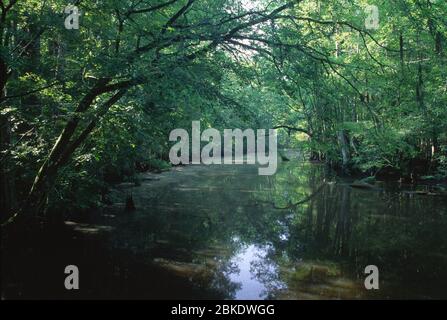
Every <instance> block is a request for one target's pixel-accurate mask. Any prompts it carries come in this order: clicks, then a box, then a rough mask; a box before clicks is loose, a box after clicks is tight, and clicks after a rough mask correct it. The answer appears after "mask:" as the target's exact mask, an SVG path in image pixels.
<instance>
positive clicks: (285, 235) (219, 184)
mask: <svg viewBox="0 0 447 320" xmlns="http://www.w3.org/2000/svg"><path fill="white" fill-rule="evenodd" d="M152 179H156V181H153V180H152ZM148 180H149V181H148ZM428 188H430V190H431V189H432V188H433V187H426V186H418V187H414V186H405V185H398V184H397V183H394V184H391V183H388V184H384V183H380V182H379V183H377V188H376V189H372V190H362V189H355V188H352V187H351V186H350V185H349V181H343V180H340V179H336V178H334V177H331V176H329V175H327V174H326V173H325V170H324V167H323V166H321V165H315V164H309V163H302V162H297V161H292V162H287V163H283V164H281V166H280V168H279V170H278V173H277V174H276V175H275V176H271V177H268V176H259V175H258V174H257V168H256V167H253V166H246V165H237V166H236V165H233V166H209V167H207V166H189V167H181V168H176V169H174V170H173V171H171V172H167V173H163V174H161V175H146V176H143V177H142V181H141V186H139V187H124V186H123V187H122V188H121V189H120V190H119V191H117V193H116V195H115V196H116V197H117V198H120V197H121V199H122V198H123V196H124V195H125V194H129V193H132V194H133V197H134V199H135V202H136V206H137V208H138V210H137V212H135V213H132V214H130V215H124V216H123V215H122V214H121V215H120V214H117V217H115V218H114V219H111V220H113V221H114V224H115V227H116V231H115V232H113V233H112V234H113V236H112V239H111V243H110V246H111V247H112V248H113V250H125V251H130V252H133V254H135V255H137V256H141V255H142V256H144V257H145V259H146V260H147V261H148V263H149V264H151V266H152V267H153V269H151V272H152V273H153V277H155V278H156V277H158V275H160V276H161V275H163V276H164V277H170V280H169V285H168V286H166V285H165V284H164V283H160V282H159V281H156V282H155V283H156V285H151V277H149V278H148V279H147V282H148V287H147V288H146V289H145V290H147V291H146V293H149V292H151V293H152V294H151V296H154V297H156V296H157V293H159V294H160V295H161V296H163V297H170V296H171V294H172V296H173V297H184V298H226V299H266V298H273V299H328V298H336V299H338V298H341V299H345V298H359V299H360V298H439V297H447V291H446V289H447V274H446V270H447V237H446V234H447V210H446V208H447V201H446V197H445V195H444V196H439V195H438V196H435V195H419V194H416V193H414V191H417V190H428ZM441 189H442V188H441V187H439V190H441ZM436 190H438V189H435V190H431V191H435V192H436ZM118 206H119V205H118ZM370 264H373V265H377V266H378V267H379V270H380V285H381V287H380V290H378V291H374V292H370V291H367V290H365V289H364V285H363V282H364V278H365V275H364V273H363V272H364V268H365V267H366V266H367V265H370ZM140 272H144V271H140ZM153 284H154V283H153ZM176 286H178V288H177V287H176ZM128 290H129V291H130V292H131V291H132V288H128ZM143 291H144V290H143Z"/></svg>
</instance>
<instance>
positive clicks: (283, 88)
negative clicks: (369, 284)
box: [0, 0, 447, 299]
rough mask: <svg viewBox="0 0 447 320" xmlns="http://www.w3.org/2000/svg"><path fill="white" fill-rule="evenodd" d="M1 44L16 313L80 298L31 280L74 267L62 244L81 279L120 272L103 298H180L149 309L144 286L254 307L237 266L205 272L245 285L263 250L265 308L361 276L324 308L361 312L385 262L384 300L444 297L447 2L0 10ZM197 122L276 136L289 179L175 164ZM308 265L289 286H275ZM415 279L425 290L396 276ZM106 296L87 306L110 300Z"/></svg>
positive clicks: (90, 1) (6, 223)
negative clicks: (35, 271) (38, 303)
mask: <svg viewBox="0 0 447 320" xmlns="http://www.w3.org/2000/svg"><path fill="white" fill-rule="evenodd" d="M0 41H1V42H0V43H1V46H0V110H1V111H0V130H1V132H0V222H1V226H2V243H3V244H2V255H4V256H7V257H9V259H8V262H5V259H2V260H3V262H2V270H3V271H2V279H3V281H2V282H5V286H2V297H16V298H17V297H44V298H46V297H55V296H56V297H61V296H63V297H68V298H70V295H69V293H66V292H62V293H61V292H60V291H59V290H60V288H59V287H58V286H57V285H56V284H54V286H52V285H53V283H52V282H51V281H53V280H51V281H50V283H51V285H49V288H53V287H54V290H53V289H48V290H49V291H48V292H46V293H42V292H40V291H38V289H37V288H40V285H41V283H40V281H43V280H36V279H34V280H31V279H28V278H27V279H23V278H21V276H20V275H19V273H20V272H19V270H22V269H21V268H25V267H24V266H23V267H17V265H20V264H23V265H25V264H27V263H28V264H29V260H27V259H38V257H39V256H44V257H46V256H48V257H53V258H51V259H48V260H47V261H46V262H45V264H44V263H43V262H42V263H40V262H39V263H38V265H39V266H40V267H41V268H42V270H43V269H45V268H47V267H48V265H47V263H48V264H49V263H50V262H51V263H53V267H48V268H49V269H48V268H47V269H48V270H54V269H55V268H56V266H58V265H59V264H61V265H62V264H63V265H64V266H65V265H68V264H69V263H65V262H66V260H67V259H68V258H67V257H65V254H62V256H61V258H60V259H61V260H60V261H59V260H58V261H55V260H56V258H54V255H55V254H54V253H55V252H60V251H61V252H62V248H59V247H57V245H54V243H57V242H58V241H60V246H61V247H62V246H63V244H67V246H70V248H76V249H74V251H75V252H77V253H73V255H74V256H75V257H77V259H79V261H82V262H79V265H81V266H83V268H84V269H86V268H87V269H88V268H90V269H89V270H97V269H99V268H100V266H101V268H102V267H104V266H107V267H104V268H106V269H107V268H108V269H107V270H109V271H110V272H106V274H107V275H105V276H104V279H102V278H101V280H98V281H103V283H107V284H108V283H110V282H111V279H112V278H113V279H115V278H114V277H118V278H119V279H120V281H121V280H122V281H123V283H130V284H129V285H126V284H121V286H124V287H126V286H128V287H129V288H128V290H127V291H126V290H124V291H120V290H119V289H118V287H113V290H112V289H111V290H109V291H108V293H107V294H110V295H111V296H113V297H116V296H120V295H121V294H122V295H125V296H126V297H127V296H135V297H141V296H144V297H150V298H153V297H160V296H161V297H172V294H174V293H172V292H170V291H169V290H168V289H166V288H167V285H161V284H160V286H162V287H163V288H164V289H160V290H159V291H157V292H150V293H147V292H145V293H144V294H143V293H142V292H143V291H144V290H142V288H140V287H139V285H140V284H139V283H138V281H137V279H133V280H132V276H129V275H123V274H122V273H120V272H121V271H122V270H128V269H129V268H130V269H132V270H133V271H132V272H133V274H135V275H136V274H138V275H139V276H140V278H139V279H146V277H149V275H148V273H150V272H153V270H154V269H155V270H162V271H160V272H161V273H158V274H163V276H160V277H161V279H165V278H166V279H168V280H166V281H167V283H171V285H172V282H174V280H172V279H174V278H175V279H177V278H178V279H180V280H178V281H177V282H175V285H174V287H176V288H181V289H178V292H177V293H175V294H178V295H179V296H180V297H183V296H182V294H185V295H187V296H188V297H189V296H193V297H207V298H209V297H212V298H215V297H217V298H222V297H223V298H241V297H242V298H244V297H245V298H246V297H247V296H240V295H239V294H241V292H244V290H242V289H240V288H239V289H237V288H238V287H237V286H234V281H233V282H232V278H231V277H230V278H228V277H227V278H225V279H224V276H223V275H224V274H227V273H228V272H227V271H228V270H227V271H226V272H227V273H226V272H223V271H222V272H221V271H219V270H221V269H219V268H223V266H222V265H219V266H215V265H213V267H209V265H208V264H206V263H208V262H203V263H202V264H200V263H199V264H197V263H195V262H194V261H197V259H199V260H200V259H203V261H205V260H206V261H208V260H207V259H208V258H209V255H210V254H211V253H210V252H209V251H210V250H211V251H213V250H214V251H213V252H215V251H218V252H219V253H218V254H217V253H216V254H215V255H218V256H219V257H226V258H222V259H223V260H225V259H226V263H224V265H226V267H228V265H229V264H231V261H232V260H231V259H232V258H231V256H233V257H234V256H237V254H238V252H239V253H240V252H241V250H242V249H241V248H246V246H248V249H247V250H248V251H246V252H249V251H250V250H251V249H253V250H254V251H253V252H255V251H256V252H257V251H259V250H260V248H263V249H262V252H264V253H265V259H264V263H265V265H264V266H263V265H262V264H261V265H259V264H258V265H256V267H257V268H258V270H257V272H256V274H257V276H258V277H259V278H260V280H259V283H262V286H263V288H264V291H267V292H268V294H267V295H266V296H265V297H268V298H280V299H281V298H303V297H304V298H309V297H310V298H315V296H314V295H312V294H314V291H312V290H314V289H315V288H314V287H315V286H316V285H317V284H318V285H321V283H322V282H325V283H326V284H327V283H328V282H330V284H331V288H333V287H334V286H335V284H334V283H339V282H340V281H341V280H340V279H341V278H342V277H346V275H347V274H349V275H352V277H351V278H352V279H353V280H352V284H350V286H349V290H348V289H346V287H343V288H342V289H343V290H345V289H346V290H345V291H343V290H342V291H343V292H342V293H340V292H341V291H340V290H341V289H337V290H338V291H337V292H338V294H339V295H338V296H337V295H335V293H334V290H336V289H332V291H331V290H329V289H328V290H329V291H327V292H326V293H325V294H326V295H327V296H326V297H333V296H334V295H335V296H336V297H339V298H340V297H342V298H352V297H354V298H358V297H360V296H361V297H363V293H361V294H360V296H359V293H358V292H362V290H361V289H358V288H357V287H356V286H355V283H357V282H358V281H359V279H360V278H361V277H360V274H361V273H362V272H363V269H364V267H365V266H366V265H367V263H370V264H377V263H379V262H380V263H382V264H383V269H384V270H385V271H383V272H387V273H386V274H385V278H386V277H387V276H388V277H389V278H388V279H389V283H392V285H390V286H389V287H388V288H386V290H388V291H386V294H384V296H386V297H399V298H402V297H411V298H414V297H417V298H418V297H446V296H445V292H444V290H442V289H443V288H444V287H440V286H441V284H440V283H441V281H440V279H442V280H446V278H445V274H443V273H442V272H440V271H439V270H441V269H440V268H442V267H443V266H447V258H446V257H447V243H446V242H445V240H444V238H443V237H442V236H441V235H442V234H443V233H444V234H445V231H447V217H446V215H445V212H446V210H445V208H446V206H447V203H446V202H445V201H446V197H447V68H446V64H447V2H446V1H444V0H393V1H386V0H324V1H323V0H253V1H249V0H72V1H66V0H0ZM193 121H200V122H201V126H202V128H203V130H204V129H206V128H216V129H217V130H220V131H222V132H223V130H224V129H225V128H240V129H242V130H245V129H251V128H252V129H255V130H256V129H266V130H268V129H274V130H276V132H277V137H278V149H279V155H280V156H279V157H280V158H281V164H280V168H279V169H278V172H277V174H276V175H275V176H273V177H264V178H263V177H258V176H257V173H256V172H257V170H254V169H253V170H251V169H250V166H247V167H246V166H230V167H228V168H227V167H225V166H222V167H219V168H215V167H213V166H209V167H208V166H204V165H198V166H195V165H187V166H182V165H181V166H178V165H173V164H171V162H170V160H169V151H170V149H171V147H172V145H173V142H172V141H170V139H169V136H170V132H171V131H172V130H174V129H177V128H184V129H185V130H187V131H188V132H190V131H191V123H192V122H193ZM291 150H298V151H297V152H296V153H297V155H296V154H295V153H294V152H292V151H291ZM235 188H236V189H237V190H234V189H235ZM334 188H335V189H334ZM216 190H221V191H216ZM180 191H181V192H180ZM182 192H184V193H185V194H183V193H182ZM217 197H219V198H218V199H217ZM211 199H213V200H211ZM213 201H214V202H213ZM129 211H131V212H130V213H129ZM256 212H257V213H256ZM254 214H258V216H256V217H255V216H252V215H254ZM171 215H172V216H171ZM379 215H382V216H381V217H378V216H379ZM110 216H113V217H115V218H113V219H112V218H110ZM126 219H130V220H129V221H128V220H126ZM138 219H141V221H139V222H138V221H136V220H138ZM398 220H399V221H398ZM237 221H241V224H244V226H242V225H238V224H237V223H236V222H237ZM421 221H422V222H421ZM110 225H111V226H110ZM248 225H250V227H249V226H248ZM98 226H99V227H98ZM219 226H220V227H219ZM417 226H419V227H420V228H424V232H420V231H421V230H419V229H418V230H416V228H418V227H417ZM101 227H103V228H101ZM109 227H110V228H112V229H113V231H107V230H108V229H109ZM286 227H287V228H286ZM284 228H286V229H287V230H288V231H284V230H283V229H284ZM103 229H104V230H106V229H107V230H106V231H104V232H102V230H103ZM66 230H69V231H66ZM86 230H87V231H86ZM91 230H93V231H94V232H93V231H92V232H90V231H91ZM237 230H239V231H237ZM281 230H282V231H281ZM78 233H80V234H81V235H77V234H78ZM68 234H69V235H68ZM73 234H74V236H72V235H73ZM92 234H93V235H92ZM104 234H105V235H104ZM421 237H422V238H421ZM74 238H76V239H78V240H79V239H82V241H81V240H79V241H78V242H76V241H74V240H73V239H74ZM185 239H187V240H185ZM235 239H237V240H235ZM123 243H126V245H125V246H124V244H123ZM133 243H134V244H133ZM385 243H387V245H385ZM51 244H53V245H51ZM207 244H213V247H212V248H207V249H206V250H207V252H206V253H205V252H204V251H205V249H204V246H206V245H207ZM360 244H362V245H360ZM410 244H414V245H410ZM183 245H184V246H187V247H186V248H183V247H182V246H183ZM85 246H88V247H89V248H91V249H89V250H83V249H82V248H84V247H85ZM244 246H245V247H244ZM56 247H57V248H56ZM24 248H31V249H30V250H31V251H28V252H34V253H33V254H29V255H28V256H27V254H26V253H25V251H24V250H23V249H24ZM100 248H101V249H100ZM104 248H107V250H105V251H107V254H106V253H104V254H100V255H99V257H96V259H97V260H95V261H96V262H91V263H90V262H88V263H87V262H86V261H87V260H88V259H91V258H92V257H95V255H96V253H97V252H98V251H100V250H102V251H101V252H104V250H103V249H104ZM298 248H301V249H302V250H304V251H303V252H304V253H303V252H302V251H300V250H301V249H298ZM180 249H182V250H180ZM218 249H219V250H218ZM264 249H265V250H264ZM284 250H285V251H284ZM87 251H88V252H89V253H86V252H87ZM283 251H284V252H287V254H288V258H287V259H286V260H287V261H285V260H284V259H285V258H284V255H285V254H280V252H283ZM18 252H22V253H18ZM144 252H146V253H147V252H150V254H149V256H150V257H152V258H151V259H150V261H146V260H144V259H143V258H142V256H144ZM160 252H162V253H160ZM167 252H169V253H170V254H167ZM185 252H187V258H185V257H184V256H183V254H186V253H185ZM253 252H252V253H253ZM317 253H318V254H317ZM253 254H254V253H253ZM428 254H429V257H428V258H427V256H426V255H428ZM179 255H182V257H181V259H180V258H178V256H179ZM173 256H175V258H173ZM193 256H194V258H193ZM198 257H199V258H198ZM303 257H311V258H309V260H308V261H307V262H305V263H303V262H301V266H302V268H301V269H300V270H301V271H299V272H298V271H296V272H295V273H293V272H292V271H290V272H286V274H283V273H284V271H281V272H280V271H278V272H279V275H276V276H278V277H279V278H281V281H280V282H281V283H282V284H281V285H278V281H279V280H278V279H276V278H275V279H273V278H272V277H270V278H269V277H268V275H271V272H269V271H268V270H269V268H273V267H272V265H274V266H276V267H275V268H279V269H281V270H284V268H285V267H284V266H287V267H290V268H291V266H292V265H294V264H296V263H298V262H297V261H298V260H300V259H302V258H303ZM374 257H379V258H377V259H378V260H380V261H379V262H377V263H376V262H375V261H374ZM403 257H405V258H403ZM66 258H67V259H66ZM406 259H408V260H406ZM72 260H76V259H72ZM143 260H144V262H143ZM410 260H411V261H412V262H414V263H412V266H414V265H415V263H416V265H418V266H419V267H418V268H419V269H418V270H425V271H426V273H424V275H421V274H420V273H418V274H417V275H416V273H415V271H414V270H416V269H414V270H413V269H411V270H405V271H403V272H402V273H401V274H400V275H399V274H398V272H397V270H395V269H392V267H393V268H394V267H395V266H401V265H403V264H405V263H407V262H408V261H410ZM32 261H34V260H32ZM110 261H112V262H110ZM200 261H202V260H200ZM300 261H301V260H300ZM404 262H405V263H404ZM362 263H363V264H362ZM380 263H379V264H380ZM424 263H425V264H424ZM111 264H112V265H113V266H114V267H113V266H110V265H111ZM421 264H422V266H421ZM13 265H15V266H13ZM117 265H118V266H119V267H117V268H118V269H119V270H121V271H120V272H118V273H119V275H118V276H116V274H115V271H114V270H115V269H116V268H115V267H116V266H117ZM198 265H199V266H198ZM204 265H206V266H207V267H204ZM129 266H130V267H129ZM387 266H389V267H387ZM391 266H392V267H391ZM40 267H38V268H40ZM57 268H59V269H60V268H62V267H57ZM92 268H93V269H92ZM114 268H115V269H114ZM126 268H127V269H126ZM145 268H148V269H145ZM275 268H274V269H275ZM290 268H289V269H290ZM414 268H416V267H414ZM59 269H58V270H59ZM179 269H181V271H182V275H179V272H180V271H179ZM210 269H212V270H213V271H212V272H210V271H209V270H210ZM255 269H256V268H255ZM45 270H46V269H45ZM61 270H62V271H61V272H62V273H63V268H62V269H61ZM147 270H152V271H150V272H149V271H147ZM198 270H199V271H198ZM204 270H205V271H204ZM294 270H295V269H294ZM45 272H48V276H49V277H50V278H51V277H52V273H51V275H50V271H45ZM51 272H52V271H51ZM57 272H59V271H57ZM82 272H83V271H82V267H80V273H81V275H82V274H83V273H82ZM87 272H90V271H84V274H85V273H87ZM418 272H419V271H418ZM185 273H188V274H189V275H191V274H193V276H190V277H189V278H191V277H192V278H194V279H198V278H197V277H199V278H200V279H199V280H197V281H196V280H194V281H193V284H190V283H189V282H188V281H187V280H185V279H187V278H188V277H185ZM211 273H212V274H213V277H214V276H216V274H217V276H216V277H217V278H218V280H216V279H215V278H213V279H214V280H211V275H210V274H211ZM242 273H243V272H241V273H240V274H242ZM44 274H47V273H44ZM173 274H174V275H173ZM203 274H206V276H203ZM199 275H200V276H199ZM202 276H203V277H202ZM310 276H311V278H312V280H309V279H307V278H308V277H310ZM406 276H408V277H412V276H415V277H417V279H418V280H417V281H416V282H417V283H418V284H419V285H415V288H417V289H408V288H407V289H408V290H414V291H412V292H408V291H405V290H404V289H403V288H402V286H404V285H402V283H404V282H405V281H406V279H407V278H405V277H406ZM87 277H88V278H89V279H90V280H91V281H93V282H94V281H95V280H94V279H95V278H94V276H93V275H89V276H84V279H85V278H87ZM129 277H130V280H128V279H129ZM135 277H136V276H135ZM304 278H305V279H304ZM335 278H336V279H335ZM339 278H340V279H339ZM404 278H405V279H404ZM5 279H7V281H5ZM51 279H53V278H51ZM123 279H127V280H128V281H129V282H126V281H127V280H123ZM284 279H286V280H284ZM306 279H307V280H306ZM315 279H317V280H315ZM343 279H344V278H343ZM233 280H234V279H233ZM360 280H361V279H360ZM394 280H396V282H393V281H394ZM54 281H55V282H56V281H59V280H54ZM84 281H87V280H84ZM120 281H118V282H119V283H121V282H120ZM141 281H142V283H144V281H145V280H141ZM147 281H149V280H147ZM150 281H154V279H152V278H151V279H150ZM160 281H161V280H160ZM337 281H338V282H337ZM61 283H63V281H62V282H61ZM98 283H99V282H98ZM204 283H207V285H204ZM216 283H217V285H216ZM242 283H243V284H244V281H242ZM284 283H286V284H284ZM350 283H351V282H350ZM273 284H275V285H273ZM429 284H434V286H433V287H431V288H428V287H429ZM327 286H329V285H327ZM100 287H101V285H99V284H96V285H92V288H91V290H90V291H87V292H86V291H84V293H83V294H84V295H82V297H87V298H92V297H98V296H100V297H104V296H106V297H109V296H108V295H107V294H106V293H105V292H103V291H101V289H100ZM204 287H206V289H204ZM243 287H244V286H243V285H242V288H243ZM285 287H287V288H288V289H287V290H286V289H284V288H285ZM404 287H405V286H404ZM57 288H59V289H57ZM126 288H127V287H126ZM303 288H305V289H303ZM354 288H355V289H354ZM104 290H106V289H104ZM238 290H239V291H238ZM81 291H82V290H81ZM304 291H306V292H307V293H306V294H308V295H304V293H303V292H304ZM205 292H206V293H205ZM222 292H225V293H222ZM291 292H292V293H291ZM297 292H299V293H297ZM404 292H405V293H404ZM311 293H312V294H311ZM65 295H67V296H65ZM146 295H147V296H146ZM340 295H341V296H340ZM317 296H318V295H317ZM250 297H251V296H248V298H250Z"/></svg>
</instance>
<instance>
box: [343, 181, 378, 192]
mask: <svg viewBox="0 0 447 320" xmlns="http://www.w3.org/2000/svg"><path fill="white" fill-rule="evenodd" d="M350 186H351V187H352V188H358V189H366V190H381V189H380V188H378V187H376V186H374V185H372V184H370V183H367V182H365V181H354V182H353V183H351V184H350Z"/></svg>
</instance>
